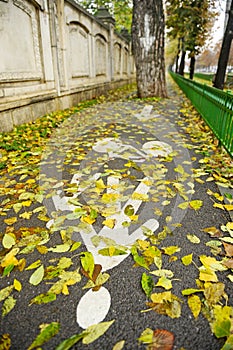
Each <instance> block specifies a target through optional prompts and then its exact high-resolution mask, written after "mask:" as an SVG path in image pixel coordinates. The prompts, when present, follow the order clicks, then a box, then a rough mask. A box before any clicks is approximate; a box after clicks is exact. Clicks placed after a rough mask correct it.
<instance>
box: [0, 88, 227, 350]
mask: <svg viewBox="0 0 233 350" xmlns="http://www.w3.org/2000/svg"><path fill="white" fill-rule="evenodd" d="M183 99H184V97H183V96H182V95H181V94H180V93H179V92H177V89H176V88H175V89H174V87H172V86H171V87H170V92H169V98H168V99H166V100H156V99H147V100H139V99H136V98H134V97H133V96H132V97H131V98H128V99H123V100H118V101H115V102H105V103H103V104H101V105H96V106H94V107H92V108H89V109H88V110H83V111H81V112H78V113H76V114H74V115H72V116H71V117H70V118H68V119H67V120H66V121H65V122H63V124H61V126H60V127H59V128H57V129H56V130H55V131H54V133H53V134H52V135H51V137H50V140H49V141H48V143H47V145H46V148H45V150H44V151H43V154H42V158H41V161H40V164H39V167H40V171H39V175H38V177H37V182H38V184H39V189H40V190H39V192H37V193H36V194H35V195H34V194H31V198H30V193H33V190H29V191H28V192H27V193H29V194H21V195H19V197H18V198H19V202H20V203H22V202H24V204H22V206H24V209H25V208H26V209H25V210H24V212H25V213H27V212H28V211H29V210H28V208H27V203H25V202H26V201H29V202H30V203H29V202H28V206H32V207H31V208H30V210H31V212H32V216H31V217H30V221H29V220H27V217H26V214H24V216H22V215H21V229H20V228H19V227H18V231H17V230H16V231H17V232H18V236H17V235H16V234H15V232H16V231H13V230H12V231H11V230H10V229H9V228H7V221H6V220H5V219H6V217H5V216H1V220H2V235H3V239H4V237H5V242H6V240H7V243H4V241H3V243H2V245H3V248H4V249H5V250H4V249H3V254H6V255H5V257H3V260H1V266H2V269H3V273H4V271H5V270H4V269H5V268H6V267H7V266H9V265H12V264H15V266H17V265H19V266H20V263H19V262H20V259H25V263H26V265H25V266H24V268H23V269H22V271H20V268H18V269H14V270H13V271H10V272H9V273H6V272H5V273H4V275H5V276H4V278H2V282H1V288H4V292H1V291H0V300H2V301H3V302H5V300H7V299H6V298H9V297H10V296H11V295H12V294H13V297H14V300H17V302H15V306H14V307H13V308H12V310H11V311H10V312H9V313H8V312H7V313H6V315H5V316H4V317H2V318H1V326H0V327H1V333H2V334H10V338H11V342H12V347H11V349H28V348H29V349H33V348H37V347H38V346H41V345H42V344H40V343H38V344H36V345H33V346H31V347H30V344H32V343H33V340H34V339H36V337H37V335H38V334H39V332H40V325H45V324H50V325H52V326H51V327H52V328H51V329H52V331H51V332H52V333H53V332H54V336H53V337H51V339H50V337H49V336H48V338H49V341H47V342H45V343H44V345H43V346H42V348H43V349H70V348H71V349H82V350H83V349H91V350H96V349H101V350H109V349H114V350H117V349H118V350H119V349H126V350H134V349H146V346H147V345H148V344H150V342H152V341H153V342H154V343H157V345H156V346H157V347H154V349H172V344H173V342H174V349H186V350H189V349H190V350H191V349H192V350H203V349H205V350H208V349H210V350H211V349H213V350H217V349H221V348H222V346H223V344H224V342H225V340H226V337H227V336H228V335H229V334H230V333H229V334H228V331H227V330H226V329H225V330H224V331H220V329H222V327H223V323H224V321H226V320H227V321H226V322H228V319H231V317H232V309H231V308H230V307H229V306H227V305H232V297H231V296H232V292H233V290H232V280H233V275H231V268H232V259H231V257H232V254H233V253H232V251H233V250H232V247H233V241H232V237H233V236H232V234H233V226H232V222H231V221H232V220H231V218H230V215H229V211H230V210H231V206H232V202H231V197H230V194H229V193H230V186H231V185H230V181H229V180H227V179H223V178H222V179H221V177H220V176H218V177H217V176H216V175H215V173H214V171H212V172H208V171H206V170H205V169H204V168H203V167H202V165H205V163H207V160H206V158H207V157H208V156H210V157H211V149H210V147H209V148H208V145H207V144H205V140H203V142H201V140H200V138H199V139H198V135H197V132H196V138H195V133H194V131H195V130H193V131H192V132H191V135H190V132H188V129H189V128H190V125H189V123H188V120H187V117H184V116H183V114H185V113H186V114H187V110H188V107H187V110H185V108H184V105H183ZM186 103H187V102H186ZM190 118H191V111H190ZM189 131H190V130H189ZM208 133H209V131H208V130H207V129H206V134H208ZM29 180H30V179H28V178H27V179H26V181H29ZM16 182H18V183H20V180H19V178H16ZM22 182H23V181H22ZM220 182H222V184H223V186H224V187H223V193H226V195H225V197H224V195H223V196H222V194H220V192H219V187H218V185H219V186H220ZM29 183H30V181H29ZM227 194H228V195H227ZM20 196H21V198H20ZM8 197H9V195H8ZM6 200H7V195H6V194H4V195H3V196H2V202H3V203H4V201H6ZM6 203H8V202H6ZM8 205H9V203H8ZM22 206H21V207H22ZM15 208H16V206H15V207H13V206H12V207H9V209H8V211H6V210H5V213H6V214H7V218H8V219H9V220H10V219H11V218H12V217H15V216H17V215H20V214H22V212H20V210H19V212H18V213H19V214H18V213H17V210H15ZM4 209H5V204H3V211H4ZM42 214H43V215H44V214H45V215H44V216H45V217H46V218H47V219H46V218H45V219H44V221H43V220H41V217H42V216H43V215H42ZM38 215H39V217H38ZM4 220H5V221H4ZM8 223H9V224H10V221H8ZM10 226H11V225H10ZM22 227H24V229H22ZM35 228H37V229H35ZM19 232H20V234H19ZM28 232H29V233H28ZM9 237H12V240H11V238H9ZM14 237H16V238H14ZM32 237H33V238H34V239H32ZM4 259H5V260H4ZM8 261H10V263H9V265H8ZM16 261H17V262H16ZM13 267H14V266H13ZM229 275H230V276H231V277H229ZM227 276H228V277H227ZM15 281H16V282H15ZM19 283H20V286H21V287H22V286H23V288H22V289H21V287H19ZM9 286H13V287H11V288H9ZM17 286H18V287H17ZM6 288H8V289H6ZM17 288H18V289H17ZM11 293H12V294H11ZM7 305H8V304H7ZM7 305H6V306H5V309H6V308H7V307H9V306H7ZM225 305H226V306H225ZM224 306H225V307H226V309H224V310H223V308H224ZM221 311H223V312H222V314H221ZM220 314H221V315H222V316H219V315H220ZM223 315H224V316H223ZM227 315H230V316H229V317H228V316H227ZM227 317H228V318H227ZM93 325H97V326H93ZM43 327H44V326H43ZM56 327H57V328H56ZM93 327H94V328H93ZM227 327H228V326H227ZM227 327H226V328H227ZM156 330H159V331H157V333H156ZM160 330H163V331H160ZM85 332H86V333H85ZM153 332H154V333H153ZM213 332H214V333H215V335H214V334H213ZM224 332H225V333H224ZM80 334H81V335H80ZM216 334H217V335H220V336H218V337H217V336H216ZM74 335H77V336H76V337H73V338H70V337H72V336H74ZM44 337H45V338H46V336H44ZM163 337H164V338H163ZM69 338H70V339H69ZM218 338H219V339H218ZM66 339H69V341H67V340H66ZM62 341H63V343H62ZM163 342H164V344H165V345H166V346H167V347H166V346H165V345H163V346H164V347H159V345H158V344H162V343H163ZM59 344H60V345H59ZM72 344H73V345H72ZM169 344H170V347H168V346H169ZM114 346H115V347H114Z"/></svg>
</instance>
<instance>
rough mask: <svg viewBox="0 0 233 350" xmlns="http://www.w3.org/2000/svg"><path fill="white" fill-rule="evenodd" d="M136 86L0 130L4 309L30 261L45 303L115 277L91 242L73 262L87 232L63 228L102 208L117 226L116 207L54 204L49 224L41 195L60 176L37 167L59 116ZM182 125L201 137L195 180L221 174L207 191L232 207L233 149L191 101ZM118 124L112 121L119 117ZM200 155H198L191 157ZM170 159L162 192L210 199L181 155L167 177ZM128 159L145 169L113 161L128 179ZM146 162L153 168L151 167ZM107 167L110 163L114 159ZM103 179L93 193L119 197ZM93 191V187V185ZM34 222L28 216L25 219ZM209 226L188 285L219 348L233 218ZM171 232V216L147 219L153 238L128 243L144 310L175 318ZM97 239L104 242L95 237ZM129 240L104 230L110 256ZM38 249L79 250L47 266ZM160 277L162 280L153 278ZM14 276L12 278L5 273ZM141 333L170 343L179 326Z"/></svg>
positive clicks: (93, 331) (227, 332) (50, 331)
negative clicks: (118, 241) (221, 142)
mask: <svg viewBox="0 0 233 350" xmlns="http://www.w3.org/2000/svg"><path fill="white" fill-rule="evenodd" d="M132 91H133V88H132V87H130V88H128V89H124V90H118V91H117V92H112V93H111V94H110V95H109V96H108V97H107V98H106V97H101V98H99V99H98V100H93V101H89V102H86V103H85V102H84V103H81V104H79V105H78V106H76V107H74V108H71V109H69V110H65V111H60V112H57V113H52V114H49V115H47V116H44V117H43V118H40V119H38V120H37V121H35V122H32V123H28V124H24V125H22V126H18V127H15V129H14V130H13V131H12V132H9V133H3V134H1V135H0V156H1V158H0V169H1V170H0V173H1V181H0V196H1V199H2V200H1V203H2V205H1V211H0V215H1V217H2V221H3V223H4V227H3V230H2V232H1V233H0V240H1V251H0V273H1V275H2V277H3V278H4V279H5V281H6V283H5V285H7V286H5V287H4V288H2V289H1V290H0V302H2V317H5V316H6V315H7V314H8V313H9V312H11V311H12V310H13V308H14V306H15V304H16V302H17V298H16V297H15V293H16V292H17V293H20V292H21V290H22V288H23V287H22V283H21V282H20V280H19V279H18V278H14V279H13V281H12V280H11V279H10V277H11V273H12V271H14V272H15V271H19V272H21V273H22V272H23V271H32V273H31V275H30V278H29V283H30V284H31V285H32V286H35V287H36V286H38V285H39V284H40V283H41V282H42V281H47V282H48V281H49V282H50V283H51V287H50V288H49V289H48V290H47V292H46V293H43V294H39V295H36V296H35V297H33V298H32V299H31V301H30V304H33V303H35V304H38V305H40V304H46V303H50V302H52V301H55V300H56V298H57V295H59V294H63V295H64V296H66V295H69V287H70V286H72V285H74V284H76V283H79V282H80V281H81V279H82V278H86V279H87V284H86V286H85V288H93V289H95V290H98V288H100V287H101V286H102V285H103V284H104V283H105V282H106V281H107V280H108V279H109V274H107V273H102V272H101V266H99V265H97V264H95V262H94V260H93V256H92V254H91V253H90V252H84V253H83V254H82V255H80V254H79V257H80V266H81V269H80V267H78V268H77V267H75V268H74V269H72V270H71V268H72V266H73V265H74V262H73V260H74V257H75V254H73V252H75V251H77V250H78V248H79V247H80V245H81V242H76V241H74V240H73V239H72V235H73V233H74V228H73V227H72V226H70V227H69V228H66V229H63V228H62V225H63V222H64V220H66V219H68V220H71V221H72V220H74V219H77V218H81V220H80V225H82V227H86V228H87V230H88V225H91V224H93V223H94V222H95V221H96V220H97V219H98V217H99V216H100V214H101V216H102V217H104V216H105V221H103V224H104V225H106V226H108V227H109V228H113V227H114V222H113V221H112V220H111V219H108V216H110V215H111V214H112V213H111V208H110V207H108V209H106V206H104V205H103V206H102V207H101V206H98V207H96V206H95V205H92V204H90V205H87V204H85V205H82V204H80V203H79V202H78V201H75V200H73V202H72V204H73V205H76V206H77V208H76V209H75V211H74V212H73V213H69V214H67V215H66V217H64V216H59V215H57V216H56V214H55V216H54V224H53V227H52V229H51V230H50V229H48V228H45V223H47V222H48V221H49V220H50V218H49V217H48V215H47V214H48V213H47V210H46V207H45V206H44V204H43V200H44V187H43V186H45V187H46V186H47V188H51V190H50V192H49V193H48V192H47V194H46V195H47V196H48V197H49V196H52V195H54V194H55V193H56V190H57V188H59V186H60V185H61V184H59V183H55V182H54V179H50V178H47V179H44V182H43V181H42V184H41V183H40V184H39V176H40V174H39V171H40V169H39V168H40V165H41V160H42V158H41V157H42V153H43V151H44V149H45V146H46V144H47V142H48V141H49V139H50V136H51V135H52V133H53V131H54V129H56V128H57V127H58V126H59V125H61V123H62V122H64V120H65V119H67V118H68V117H69V116H71V115H73V114H74V113H76V114H77V116H78V114H79V112H80V111H81V110H83V109H84V108H86V107H90V106H91V105H94V104H95V103H99V102H100V103H101V102H105V101H106V100H107V101H111V99H112V100H117V99H119V98H122V97H123V96H124V95H129V96H131V98H132ZM145 102H146V101H145ZM157 102H158V100H156V101H154V103H155V104H156V103H157ZM149 103H153V101H151V100H150V101H149ZM178 125H179V127H180V128H182V129H183V130H184V132H185V133H186V134H187V135H188V137H190V139H191V141H192V143H193V144H194V146H193V145H192V146H190V147H192V148H193V147H194V148H195V152H196V153H197V155H198V157H199V158H197V159H198V162H199V165H200V167H199V168H198V169H195V170H194V180H195V181H197V182H198V183H200V184H202V183H204V182H205V181H207V182H208V181H210V182H211V181H214V182H215V183H216V184H218V185H219V186H221V187H223V188H225V189H226V191H225V193H224V195H221V194H219V193H217V192H213V191H211V190H208V195H209V196H210V197H211V198H212V199H213V207H216V208H219V209H222V210H224V211H231V210H232V209H233V198H232V195H231V193H230V192H228V189H229V188H232V182H231V180H232V179H231V176H232V173H233V167H232V160H231V158H230V157H229V155H228V154H227V153H226V152H225V151H224V150H223V149H221V148H220V147H218V145H217V142H216V139H215V138H214V136H213V134H212V132H211V131H210V130H209V128H208V127H207V126H206V125H205V123H204V122H203V120H202V119H201V118H200V116H199V115H198V114H197V112H196V111H195V110H194V109H193V108H192V107H191V105H190V103H189V102H187V101H186V102H185V103H184V106H183V108H182V109H181V116H180V118H179V121H178ZM112 129H114V125H113V127H112ZM99 132H100V133H102V134H103V135H104V136H105V137H106V136H108V133H109V134H110V135H111V133H112V130H104V129H103V130H101V131H99ZM93 142H94V141H93ZM91 145H92V143H91V141H90V138H88V140H86V141H85V142H84V143H83V142H82V145H79V147H78V149H77V151H78V152H77V153H78V158H77V159H76V161H77V163H76V165H78V164H80V162H81V161H82V159H84V158H85V155H86V153H87V151H88V150H89V149H90V148H91ZM85 147H86V149H85ZM72 152H73V150H72ZM72 157H73V155H69V153H68V154H67V157H66V164H67V165H69V164H70V163H72V164H73V158H72ZM197 159H192V161H196V160H197ZM71 161H72V162H71ZM169 161H170V160H169V159H161V166H160V167H159V168H156V167H155V168H154V169H152V171H153V176H154V180H156V183H157V185H158V186H157V188H159V190H160V191H161V193H163V192H164V191H165V192H166V195H167V194H168V199H170V200H172V198H174V196H175V195H176V194H177V193H179V195H180V196H181V198H183V200H184V201H183V202H182V203H180V204H179V208H180V209H181V210H186V209H187V208H189V209H191V210H195V211H197V210H199V209H200V208H201V207H202V205H203V203H202V201H200V200H192V201H190V200H189V199H188V195H187V193H186V192H187V191H193V185H192V183H191V181H190V182H189V189H188V190H187V189H185V188H184V186H183V185H182V181H183V180H184V179H187V178H188V177H190V176H191V175H190V174H186V172H185V170H184V168H183V166H182V165H178V166H177V167H176V168H175V172H176V173H177V174H179V176H180V178H179V181H174V180H173V181H170V183H168V181H167V180H166V179H163V177H161V175H163V173H164V172H165V171H166V170H165V166H164V165H162V162H164V163H166V162H169ZM129 167H134V168H135V171H141V170H140V169H137V165H136V164H133V162H129V163H126V164H124V168H123V169H121V170H120V171H118V170H116V172H117V176H119V177H121V178H123V179H124V178H126V179H127V176H129V175H128V173H127V169H128V168H129ZM163 167H164V168H163ZM161 169H162V170H161ZM142 170H145V171H148V170H147V169H142ZM107 171H110V170H109V169H107V170H106V172H107ZM150 171H151V169H150ZM115 175H116V173H115ZM203 176H205V180H203ZM63 185H64V187H65V191H66V194H67V195H69V194H72V193H73V192H74V191H76V190H77V189H76V188H75V186H74V185H72V184H69V183H68V181H67V183H63ZM159 186H160V187H159ZM105 187H106V185H105V184H104V182H103V180H99V179H98V180H96V181H95V183H94V191H95V194H96V196H97V195H98V196H99V197H98V198H100V200H101V202H102V203H103V204H106V203H107V204H109V203H110V202H114V201H116V198H115V197H114V193H112V194H111V195H109V194H107V193H105V192H104V189H105ZM124 190H125V189H124ZM90 191H93V188H91V189H90ZM154 196H155V194H154ZM138 199H139V198H138ZM168 199H166V200H164V202H163V205H164V206H166V205H168V204H170V200H168ZM140 200H143V201H145V202H146V201H147V200H148V197H145V196H144V197H143V196H142V195H141V196H140ZM155 202H156V198H155ZM9 213H10V215H9ZM125 214H126V215H127V216H129V218H130V220H131V222H132V224H134V222H135V221H137V217H136V215H134V212H133V210H132V208H131V207H128V208H126V212H125ZM155 214H156V215H160V212H159V209H157V210H156V209H155ZM32 217H33V218H34V219H36V222H37V223H38V225H37V226H35V227H31V226H30V224H29V222H30V219H31V218H32ZM171 221H172V218H171V217H169V216H168V217H167V218H166V223H167V224H169V223H170V222H171ZM27 222H28V225H26V224H25V223H27ZM174 225H176V226H177V227H179V224H178V223H174ZM55 231H59V232H60V242H59V243H57V241H56V243H55V242H54V240H53V232H55ZM203 231H204V232H206V233H207V234H209V235H210V237H211V240H210V241H209V242H208V244H206V245H207V247H209V248H210V251H211V255H202V256H200V258H199V260H200V266H196V268H197V270H198V273H199V278H198V279H196V288H189V289H184V290H183V291H182V295H183V296H185V297H187V302H188V305H189V308H190V310H191V312H192V314H193V317H194V318H195V319H196V318H197V317H198V316H199V314H200V313H202V314H203V315H204V316H205V317H206V318H207V320H208V321H209V324H210V327H211V330H212V332H213V334H215V336H216V337H217V338H226V343H225V345H224V347H223V348H222V350H227V349H231V348H233V334H232V329H233V307H232V306H228V295H227V294H226V292H225V285H224V283H222V282H219V278H218V274H219V273H221V272H224V273H226V272H227V271H228V272H229V273H228V275H227V277H228V279H229V280H230V281H231V282H233V274H232V269H233V223H232V222H230V221H229V222H228V223H226V224H224V225H222V226H221V228H220V229H219V228H216V227H205V228H203ZM169 233H170V232H169V228H168V227H167V226H164V228H163V230H162V231H161V232H159V234H157V235H156V236H155V235H153V234H152V233H151V232H150V231H149V230H148V231H146V229H145V235H146V236H147V237H148V239H147V240H146V241H142V240H138V241H137V242H136V243H135V245H134V246H133V247H132V248H131V251H130V253H131V255H132V257H133V259H134V262H135V265H136V266H140V267H143V268H144V269H145V272H143V273H142V277H141V286H142V289H143V291H144V292H145V295H146V297H147V298H148V299H149V301H148V302H147V306H148V309H146V310H144V312H147V311H150V310H153V311H155V312H156V313H158V314H163V315H167V316H168V317H171V318H178V317H180V316H181V305H182V301H181V299H180V298H179V297H177V296H176V295H175V294H173V293H172V291H171V290H172V287H173V284H172V283H173V280H174V274H173V272H172V271H171V270H167V269H164V268H163V257H164V256H166V257H168V259H169V260H170V261H175V260H177V259H178V257H177V256H176V255H175V254H176V253H178V252H179V251H180V247H178V246H166V247H165V246H163V244H162V242H163V240H164V239H165V238H166V237H167V235H169ZM187 239H188V240H189V241H190V242H192V243H193V244H199V243H200V239H199V238H198V237H197V236H195V235H193V234H189V235H187ZM95 243H96V244H98V242H95ZM126 250H127V249H126V248H125V247H123V246H117V245H114V242H112V241H110V240H108V241H107V240H106V249H104V250H103V251H102V254H103V255H108V256H113V255H118V254H119V255H120V254H124V252H125V251H126ZM34 251H35V252H37V253H39V254H41V256H43V255H44V254H47V253H49V252H52V253H58V254H66V253H72V254H71V256H65V255H64V256H62V257H60V258H57V259H53V261H52V262H51V265H49V266H45V265H44V263H43V262H42V259H37V260H36V261H33V262H31V263H28V261H27V256H29V254H30V253H32V252H34ZM77 254H78V252H77ZM77 254H76V256H77ZM29 260H30V259H29ZM181 263H182V264H183V265H184V266H189V265H191V264H194V261H193V254H188V255H185V256H183V257H182V259H181ZM152 276H153V277H152ZM154 278H156V280H157V282H156V283H155V282H154ZM10 280H11V283H10V282H9V283H8V281H10ZM54 280H55V281H54ZM156 287H159V288H162V289H163V292H154V289H155V288H156ZM113 322H114V320H113V321H110V322H101V323H99V324H97V325H95V326H91V327H89V328H87V329H86V330H84V331H83V332H82V333H80V334H76V335H74V336H72V337H70V338H69V339H67V340H65V341H63V342H62V343H61V344H60V345H58V346H57V348H56V349H57V350H64V349H70V348H71V347H72V346H73V345H75V344H76V343H77V342H78V341H80V340H82V342H83V344H89V343H91V342H93V341H94V340H96V339H97V338H98V337H100V336H101V335H102V334H104V333H105V332H106V331H107V329H108V328H109V327H110V326H111V325H112V323H113ZM59 329H60V324H59V323H58V322H52V323H51V324H49V325H42V326H41V330H40V334H39V335H38V337H37V338H36V339H35V341H34V342H33V343H32V344H31V346H30V347H29V349H33V348H38V347H40V346H42V345H43V344H44V343H45V342H47V341H48V340H49V339H51V337H53V336H55V335H56V334H57V333H58V332H59ZM139 341H140V342H142V343H144V344H147V346H148V349H167V350H169V349H172V348H173V344H174V335H173V334H172V333H171V332H169V331H165V330H152V329H149V328H147V329H146V330H145V331H144V332H143V333H142V334H141V336H140V338H139ZM10 344H11V339H10V335H9V334H3V335H2V337H1V340H0V349H9V348H10ZM123 347H124V341H123V340H122V341H120V342H118V343H117V344H116V345H115V346H114V348H113V350H120V349H123Z"/></svg>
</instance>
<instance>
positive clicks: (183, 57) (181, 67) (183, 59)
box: [178, 51, 186, 75]
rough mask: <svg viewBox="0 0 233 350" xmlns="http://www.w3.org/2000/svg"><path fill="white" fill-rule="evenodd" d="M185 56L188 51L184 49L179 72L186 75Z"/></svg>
mask: <svg viewBox="0 0 233 350" xmlns="http://www.w3.org/2000/svg"><path fill="white" fill-rule="evenodd" d="M185 56H186V51H182V55H181V60H180V66H179V71H178V74H180V75H184V66H185Z"/></svg>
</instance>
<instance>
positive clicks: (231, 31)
mask: <svg viewBox="0 0 233 350" xmlns="http://www.w3.org/2000/svg"><path fill="white" fill-rule="evenodd" d="M232 38H233V1H231V8H230V11H229V17H228V22H227V26H226V30H225V33H224V37H223V42H222V47H221V51H220V55H219V59H218V68H217V72H216V76H215V79H214V85H213V86H214V87H216V88H217V89H221V90H223V88H224V81H225V75H226V69H227V63H228V59H229V54H230V49H231V42H232Z"/></svg>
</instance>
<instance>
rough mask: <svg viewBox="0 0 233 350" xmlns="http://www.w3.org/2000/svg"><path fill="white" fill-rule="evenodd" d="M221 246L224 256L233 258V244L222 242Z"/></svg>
mask: <svg viewBox="0 0 233 350" xmlns="http://www.w3.org/2000/svg"><path fill="white" fill-rule="evenodd" d="M223 245H224V249H225V251H226V255H227V256H229V257H232V256H233V244H229V243H226V242H223Z"/></svg>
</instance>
